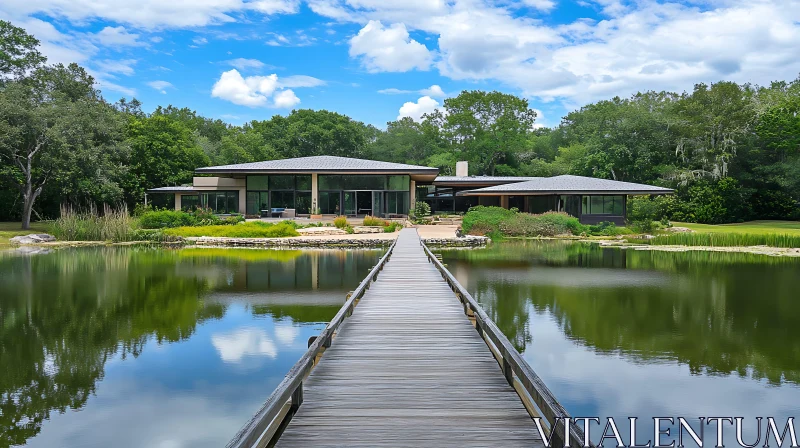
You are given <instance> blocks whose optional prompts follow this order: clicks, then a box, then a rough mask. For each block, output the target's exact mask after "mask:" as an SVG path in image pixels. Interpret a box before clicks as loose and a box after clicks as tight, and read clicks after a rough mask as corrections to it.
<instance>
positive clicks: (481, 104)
mask: <svg viewBox="0 0 800 448" xmlns="http://www.w3.org/2000/svg"><path fill="white" fill-rule="evenodd" d="M444 109H445V111H446V113H441V112H438V113H434V114H432V115H431V116H430V117H428V120H430V121H431V122H432V123H434V124H436V125H437V126H438V127H439V128H440V129H441V130H442V132H443V134H444V136H445V138H446V139H447V140H449V141H450V142H451V143H453V144H454V145H455V146H457V147H459V148H460V149H461V151H463V153H464V154H465V155H466V156H467V158H468V159H469V161H470V162H472V163H473V166H475V167H477V171H478V172H481V173H484V174H490V175H494V174H495V170H496V168H497V166H498V165H500V164H506V165H512V166H514V165H516V161H515V160H514V157H515V154H516V153H519V152H521V151H523V150H524V148H525V144H526V139H527V136H528V134H529V133H530V132H531V130H532V129H533V123H534V120H536V112H535V111H533V110H532V109H529V108H528V100H526V99H524V98H519V97H516V96H514V95H509V94H505V93H501V92H497V91H495V92H482V91H479V90H473V91H464V92H461V94H460V95H458V96H457V97H455V98H448V99H446V100H444Z"/></svg>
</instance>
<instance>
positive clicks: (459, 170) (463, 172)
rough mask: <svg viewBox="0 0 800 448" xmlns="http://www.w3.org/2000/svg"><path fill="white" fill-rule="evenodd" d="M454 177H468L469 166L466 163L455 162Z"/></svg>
mask: <svg viewBox="0 0 800 448" xmlns="http://www.w3.org/2000/svg"><path fill="white" fill-rule="evenodd" d="M456 176H458V177H467V176H469V164H467V162H465V161H462V162H456Z"/></svg>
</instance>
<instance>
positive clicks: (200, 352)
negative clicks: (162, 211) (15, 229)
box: [0, 248, 383, 448]
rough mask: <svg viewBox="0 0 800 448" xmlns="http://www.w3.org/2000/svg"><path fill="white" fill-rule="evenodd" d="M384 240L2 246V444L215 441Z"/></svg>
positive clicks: (272, 380)
mask: <svg viewBox="0 0 800 448" xmlns="http://www.w3.org/2000/svg"><path fill="white" fill-rule="evenodd" d="M382 254H383V252H382V251H344V250H329V251H291V250H246V249H239V250H236V249H232V250H231V249H182V250H160V249H131V248H86V249H66V250H58V251H55V252H53V253H50V254H45V255H28V256H20V255H18V253H17V252H0V447H5V446H9V445H11V446H13V445H22V444H26V443H27V444H28V445H29V446H33V447H48V448H54V447H78V446H80V447H111V446H113V447H120V448H121V447H154V448H173V447H217V448H218V447H220V446H224V445H225V444H226V443H227V442H228V440H229V439H230V438H231V437H232V436H233V435H234V434H235V433H236V431H237V430H238V429H239V428H240V427H241V426H242V425H244V423H245V422H247V421H248V420H249V418H250V417H251V416H252V415H253V414H254V413H255V412H256V410H258V408H259V407H260V406H261V404H262V403H263V401H264V400H265V399H266V397H267V396H268V395H269V394H270V393H271V392H272V390H273V389H274V388H275V386H277V384H278V383H279V382H280V381H281V380H282V379H283V376H284V375H285V374H286V372H287V371H288V370H289V368H290V367H291V366H292V365H293V364H294V363H295V362H296V361H297V359H299V358H300V356H301V355H302V354H303V353H304V352H305V350H306V348H307V341H308V338H309V337H310V336H313V335H316V334H318V333H319V332H320V331H321V330H322V329H323V328H324V326H325V323H326V322H327V321H329V320H330V319H331V318H332V317H333V316H334V315H335V314H336V312H337V311H338V310H339V308H340V307H341V305H342V304H343V303H344V301H345V297H346V294H347V292H348V291H352V290H353V289H355V288H356V286H357V285H358V283H359V282H360V281H361V279H363V278H364V277H365V276H366V274H367V273H368V272H369V270H370V269H371V268H372V266H374V265H375V263H376V262H377V261H378V259H379V258H380V256H381V255H382Z"/></svg>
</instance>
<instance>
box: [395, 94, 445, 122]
mask: <svg viewBox="0 0 800 448" xmlns="http://www.w3.org/2000/svg"><path fill="white" fill-rule="evenodd" d="M437 107H439V102H438V101H436V100H435V99H433V98H431V97H429V96H423V97H421V98H420V99H418V100H417V102H416V103H415V102H412V101H409V102H407V103H405V104H403V106H402V107H400V115H398V116H397V119H398V120H399V119H401V118H403V117H411V118H412V119H413V120H414V121H422V116H423V115H424V114H428V113H431V112H433V111H434V110H436V108H437Z"/></svg>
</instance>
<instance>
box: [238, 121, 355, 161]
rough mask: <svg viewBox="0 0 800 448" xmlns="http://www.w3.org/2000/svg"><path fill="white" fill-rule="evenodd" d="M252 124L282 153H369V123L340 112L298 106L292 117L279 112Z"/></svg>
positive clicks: (318, 154) (310, 154) (295, 155)
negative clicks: (299, 107)
mask: <svg viewBox="0 0 800 448" xmlns="http://www.w3.org/2000/svg"><path fill="white" fill-rule="evenodd" d="M250 126H252V128H253V130H255V131H256V132H258V133H260V134H261V135H262V137H263V138H264V141H265V142H266V143H267V144H269V145H270V146H272V147H273V148H274V149H275V151H276V153H277V155H279V156H280V157H287V158H288V157H307V156H321V155H328V156H341V157H363V156H364V155H365V148H366V144H367V139H366V136H365V135H366V134H367V133H368V132H367V131H368V127H367V126H365V125H364V124H363V123H361V122H358V121H355V120H353V119H352V118H350V117H348V116H346V115H342V114H338V113H336V112H329V111H327V110H309V109H301V110H294V111H292V113H291V114H289V116H288V117H282V116H280V115H276V116H274V117H272V119H270V120H266V121H253V122H251V123H250Z"/></svg>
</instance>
